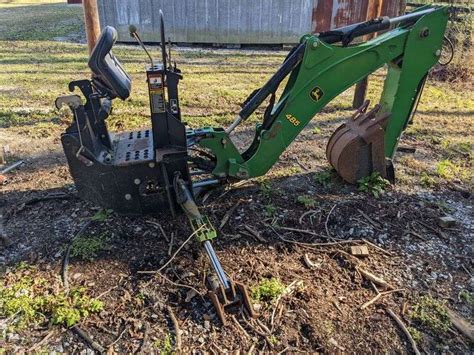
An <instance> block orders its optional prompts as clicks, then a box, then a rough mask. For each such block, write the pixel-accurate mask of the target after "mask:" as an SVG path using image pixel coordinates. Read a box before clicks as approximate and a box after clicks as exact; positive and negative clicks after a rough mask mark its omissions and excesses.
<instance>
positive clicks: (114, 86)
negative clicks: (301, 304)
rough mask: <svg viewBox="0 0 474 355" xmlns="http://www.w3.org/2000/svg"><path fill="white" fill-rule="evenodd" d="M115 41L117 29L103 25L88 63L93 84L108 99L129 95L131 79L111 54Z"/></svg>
mask: <svg viewBox="0 0 474 355" xmlns="http://www.w3.org/2000/svg"><path fill="white" fill-rule="evenodd" d="M116 41H117V30H116V29H115V28H113V27H111V26H107V27H105V28H104V29H103V30H102V33H101V34H100V37H99V39H98V40H97V43H96V45H95V47H94V50H93V51H92V54H91V56H90V58H89V63H88V64H89V68H91V70H92V72H93V73H94V76H93V79H92V80H93V83H94V86H95V87H96V88H97V90H98V91H99V92H100V93H101V94H104V95H105V96H107V97H108V98H110V99H114V98H116V97H120V98H121V99H122V100H125V99H126V98H127V97H129V96H130V90H131V88H132V79H131V78H130V76H129V75H128V74H127V73H126V72H125V70H124V69H123V67H122V65H121V64H120V62H119V61H118V60H117V58H116V57H115V56H114V55H113V54H112V47H113V46H114V44H115V42H116Z"/></svg>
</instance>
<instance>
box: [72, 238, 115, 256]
mask: <svg viewBox="0 0 474 355" xmlns="http://www.w3.org/2000/svg"><path fill="white" fill-rule="evenodd" d="M107 239H108V238H107V236H106V235H105V234H99V235H85V236H81V237H79V238H76V239H75V240H74V241H73V243H72V247H71V257H73V258H79V259H82V260H87V261H92V260H94V259H95V258H96V257H97V254H98V253H99V252H100V251H101V250H103V249H104V247H105V245H106V242H107Z"/></svg>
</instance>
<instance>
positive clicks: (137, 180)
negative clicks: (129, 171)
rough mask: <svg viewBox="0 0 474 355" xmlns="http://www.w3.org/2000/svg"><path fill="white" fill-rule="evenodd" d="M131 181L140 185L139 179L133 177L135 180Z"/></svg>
mask: <svg viewBox="0 0 474 355" xmlns="http://www.w3.org/2000/svg"><path fill="white" fill-rule="evenodd" d="M133 182H134V183H135V185H140V183H141V181H140V179H135V180H133Z"/></svg>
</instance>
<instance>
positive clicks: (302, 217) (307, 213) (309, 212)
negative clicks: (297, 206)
mask: <svg viewBox="0 0 474 355" xmlns="http://www.w3.org/2000/svg"><path fill="white" fill-rule="evenodd" d="M317 212H318V211H316V210H309V211H306V212H305V213H303V214H302V215H301V217H300V218H299V220H298V222H299V223H300V224H303V219H304V218H305V217H306V216H307V215H309V214H314V213H317Z"/></svg>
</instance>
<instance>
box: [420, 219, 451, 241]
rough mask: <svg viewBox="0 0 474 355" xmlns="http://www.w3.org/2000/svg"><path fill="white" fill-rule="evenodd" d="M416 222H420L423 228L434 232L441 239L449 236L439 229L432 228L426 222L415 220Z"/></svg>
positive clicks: (446, 238)
mask: <svg viewBox="0 0 474 355" xmlns="http://www.w3.org/2000/svg"><path fill="white" fill-rule="evenodd" d="M417 223H419V224H421V225H422V226H423V227H425V228H428V229H429V230H430V231H432V232H434V233H436V235H438V236H439V237H440V238H441V239H444V240H449V238H448V237H447V236H446V234H444V233H443V232H442V231H440V230H439V229H436V228H433V227H431V226H430V225H429V224H426V223H425V222H421V221H417Z"/></svg>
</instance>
